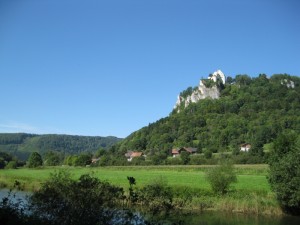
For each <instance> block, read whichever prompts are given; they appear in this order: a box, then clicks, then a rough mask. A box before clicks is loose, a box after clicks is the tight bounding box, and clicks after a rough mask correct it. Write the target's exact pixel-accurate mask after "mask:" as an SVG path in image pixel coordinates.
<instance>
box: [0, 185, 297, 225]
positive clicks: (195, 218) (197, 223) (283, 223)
mask: <svg viewBox="0 0 300 225" xmlns="http://www.w3.org/2000/svg"><path fill="white" fill-rule="evenodd" d="M8 191H9V190H8V189H2V190H0V201H1V200H2V198H3V197H7V194H8ZM13 193H14V194H15V200H14V201H17V199H21V200H23V201H24V202H26V196H28V195H30V192H24V191H14V192H13ZM135 215H140V216H139V217H140V218H141V217H142V218H143V219H139V220H138V221H139V223H133V224H143V223H141V222H142V221H143V220H144V221H147V222H148V224H149V223H150V224H155V225H160V224H161V225H299V224H300V217H293V216H261V215H260V216H257V215H247V214H239V213H220V212H210V211H206V212H202V213H180V214H176V213H171V214H169V215H164V216H161V215H160V216H158V215H156V216H155V215H149V214H148V215H143V214H142V213H136V214H135Z"/></svg>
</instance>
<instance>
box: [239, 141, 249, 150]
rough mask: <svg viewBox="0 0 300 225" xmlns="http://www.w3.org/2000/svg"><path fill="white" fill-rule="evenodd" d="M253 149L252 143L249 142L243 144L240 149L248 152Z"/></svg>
mask: <svg viewBox="0 0 300 225" xmlns="http://www.w3.org/2000/svg"><path fill="white" fill-rule="evenodd" d="M250 149H251V145H250V144H248V143H245V144H242V145H241V148H240V150H241V151H242V152H248V151H249V150H250Z"/></svg>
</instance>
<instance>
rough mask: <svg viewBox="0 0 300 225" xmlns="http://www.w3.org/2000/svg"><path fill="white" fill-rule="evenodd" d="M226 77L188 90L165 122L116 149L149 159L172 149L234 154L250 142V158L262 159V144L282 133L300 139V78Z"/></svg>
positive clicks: (202, 82) (118, 145) (135, 136)
mask: <svg viewBox="0 0 300 225" xmlns="http://www.w3.org/2000/svg"><path fill="white" fill-rule="evenodd" d="M219 72H220V71H219ZM219 74H221V75H223V73H219ZM220 78H221V79H220ZM224 78H225V77H220V76H219V75H218V73H214V74H212V75H210V76H209V79H203V80H201V82H200V85H199V87H189V88H187V89H186V90H185V91H183V92H181V94H180V95H179V97H178V100H177V102H176V105H175V107H174V110H173V111H172V112H171V113H170V115H169V116H168V117H166V118H162V119H160V120H158V121H157V122H155V123H152V124H150V125H149V126H147V127H144V128H142V129H140V130H138V131H136V132H134V133H132V134H131V135H129V136H128V137H127V138H125V139H124V140H122V141H121V142H119V143H118V144H117V149H118V150H119V151H120V152H126V151H128V150H142V151H143V152H145V153H146V154H148V155H151V154H157V153H163V154H170V150H171V149H172V148H175V147H195V148H197V149H198V152H205V151H212V152H225V151H226V152H230V151H231V152H234V151H239V146H240V145H241V144H243V143H249V144H251V146H252V147H251V150H250V152H251V153H253V154H257V155H263V150H264V149H263V147H264V146H265V144H269V143H272V142H273V140H274V139H275V138H276V137H277V136H278V135H279V134H280V133H282V132H283V131H286V130H293V131H294V132H296V133H297V134H300V78H299V77H297V76H290V75H287V74H277V75H273V76H271V77H267V76H266V75H265V74H260V75H259V76H258V77H254V78H252V77H250V76H248V75H237V76H236V77H234V78H233V77H227V78H226V82H225V81H224ZM209 88H211V91H210V90H208V89H209Z"/></svg>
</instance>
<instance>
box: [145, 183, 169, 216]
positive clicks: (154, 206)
mask: <svg viewBox="0 0 300 225" xmlns="http://www.w3.org/2000/svg"><path fill="white" fill-rule="evenodd" d="M139 196H140V198H139V199H140V201H141V202H142V204H144V205H146V206H147V207H148V209H149V210H150V211H151V212H153V213H158V212H167V211H169V210H170V209H172V208H173V191H172V189H171V187H170V186H168V185H167V182H166V181H165V180H163V179H162V178H160V179H157V180H154V181H153V182H151V183H150V184H148V185H146V186H145V187H143V188H142V189H141V190H140V194H139Z"/></svg>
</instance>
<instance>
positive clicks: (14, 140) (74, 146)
mask: <svg viewBox="0 0 300 225" xmlns="http://www.w3.org/2000/svg"><path fill="white" fill-rule="evenodd" d="M120 140H121V139H120V138H117V137H112V136H110V137H91V136H75V135H58V134H47V135H35V134H26V133H5V134H4V133H2V134H0V151H4V152H7V153H11V154H13V155H15V156H17V157H19V158H20V159H26V158H27V157H28V155H29V154H30V153H31V152H33V151H36V152H39V153H41V154H44V153H45V152H47V151H56V152H60V153H64V154H79V153H81V152H96V151H97V150H99V149H100V148H104V149H108V148H109V147H111V146H112V145H114V144H116V143H117V142H119V141H120Z"/></svg>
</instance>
